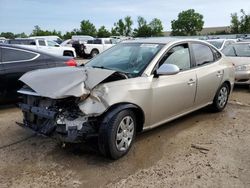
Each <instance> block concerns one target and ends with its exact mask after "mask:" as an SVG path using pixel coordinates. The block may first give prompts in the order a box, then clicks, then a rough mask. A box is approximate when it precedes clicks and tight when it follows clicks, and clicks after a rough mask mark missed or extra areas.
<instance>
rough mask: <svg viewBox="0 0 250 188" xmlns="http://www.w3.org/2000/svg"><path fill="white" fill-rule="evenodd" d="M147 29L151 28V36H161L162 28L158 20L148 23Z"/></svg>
mask: <svg viewBox="0 0 250 188" xmlns="http://www.w3.org/2000/svg"><path fill="white" fill-rule="evenodd" d="M149 27H150V28H151V36H154V37H159V36H163V26H162V22H161V20H160V19H158V18H154V19H153V20H152V21H151V22H150V23H149Z"/></svg>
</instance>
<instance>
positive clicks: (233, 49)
mask: <svg viewBox="0 0 250 188" xmlns="http://www.w3.org/2000/svg"><path fill="white" fill-rule="evenodd" d="M233 50H234V54H235V56H238V54H237V53H236V49H235V48H234V47H233Z"/></svg>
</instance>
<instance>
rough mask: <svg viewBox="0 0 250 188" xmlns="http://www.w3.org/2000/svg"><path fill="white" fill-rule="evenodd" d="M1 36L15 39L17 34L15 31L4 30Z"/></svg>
mask: <svg viewBox="0 0 250 188" xmlns="http://www.w3.org/2000/svg"><path fill="white" fill-rule="evenodd" d="M0 36H1V37H5V38H7V39H14V38H15V35H14V33H12V32H2V33H1V34H0Z"/></svg>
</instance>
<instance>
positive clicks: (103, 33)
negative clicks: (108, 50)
mask: <svg viewBox="0 0 250 188" xmlns="http://www.w3.org/2000/svg"><path fill="white" fill-rule="evenodd" d="M110 35H111V33H110V32H109V31H108V30H107V29H106V28H105V26H101V27H100V28H99V29H98V31H97V37H110Z"/></svg>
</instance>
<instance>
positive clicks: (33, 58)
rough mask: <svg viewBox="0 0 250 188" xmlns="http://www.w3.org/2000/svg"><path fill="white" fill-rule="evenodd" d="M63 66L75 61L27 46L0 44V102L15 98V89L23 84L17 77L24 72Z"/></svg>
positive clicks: (72, 63)
mask: <svg viewBox="0 0 250 188" xmlns="http://www.w3.org/2000/svg"><path fill="white" fill-rule="evenodd" d="M63 66H76V62H75V61H74V59H72V58H71V57H63V56H62V57H60V56H53V55H51V54H47V53H43V52H41V51H35V50H31V49H29V48H24V47H20V46H15V45H8V44H0V80H1V82H0V103H1V104H2V103H7V102H9V101H11V100H13V99H15V98H17V90H18V89H20V88H21V87H22V85H23V84H22V83H21V82H19V81H18V79H19V78H20V77H21V76H22V75H23V74H24V73H26V72H28V71H32V70H36V69H44V68H51V67H63ZM44 84H45V85H46V84H47V83H44Z"/></svg>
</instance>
